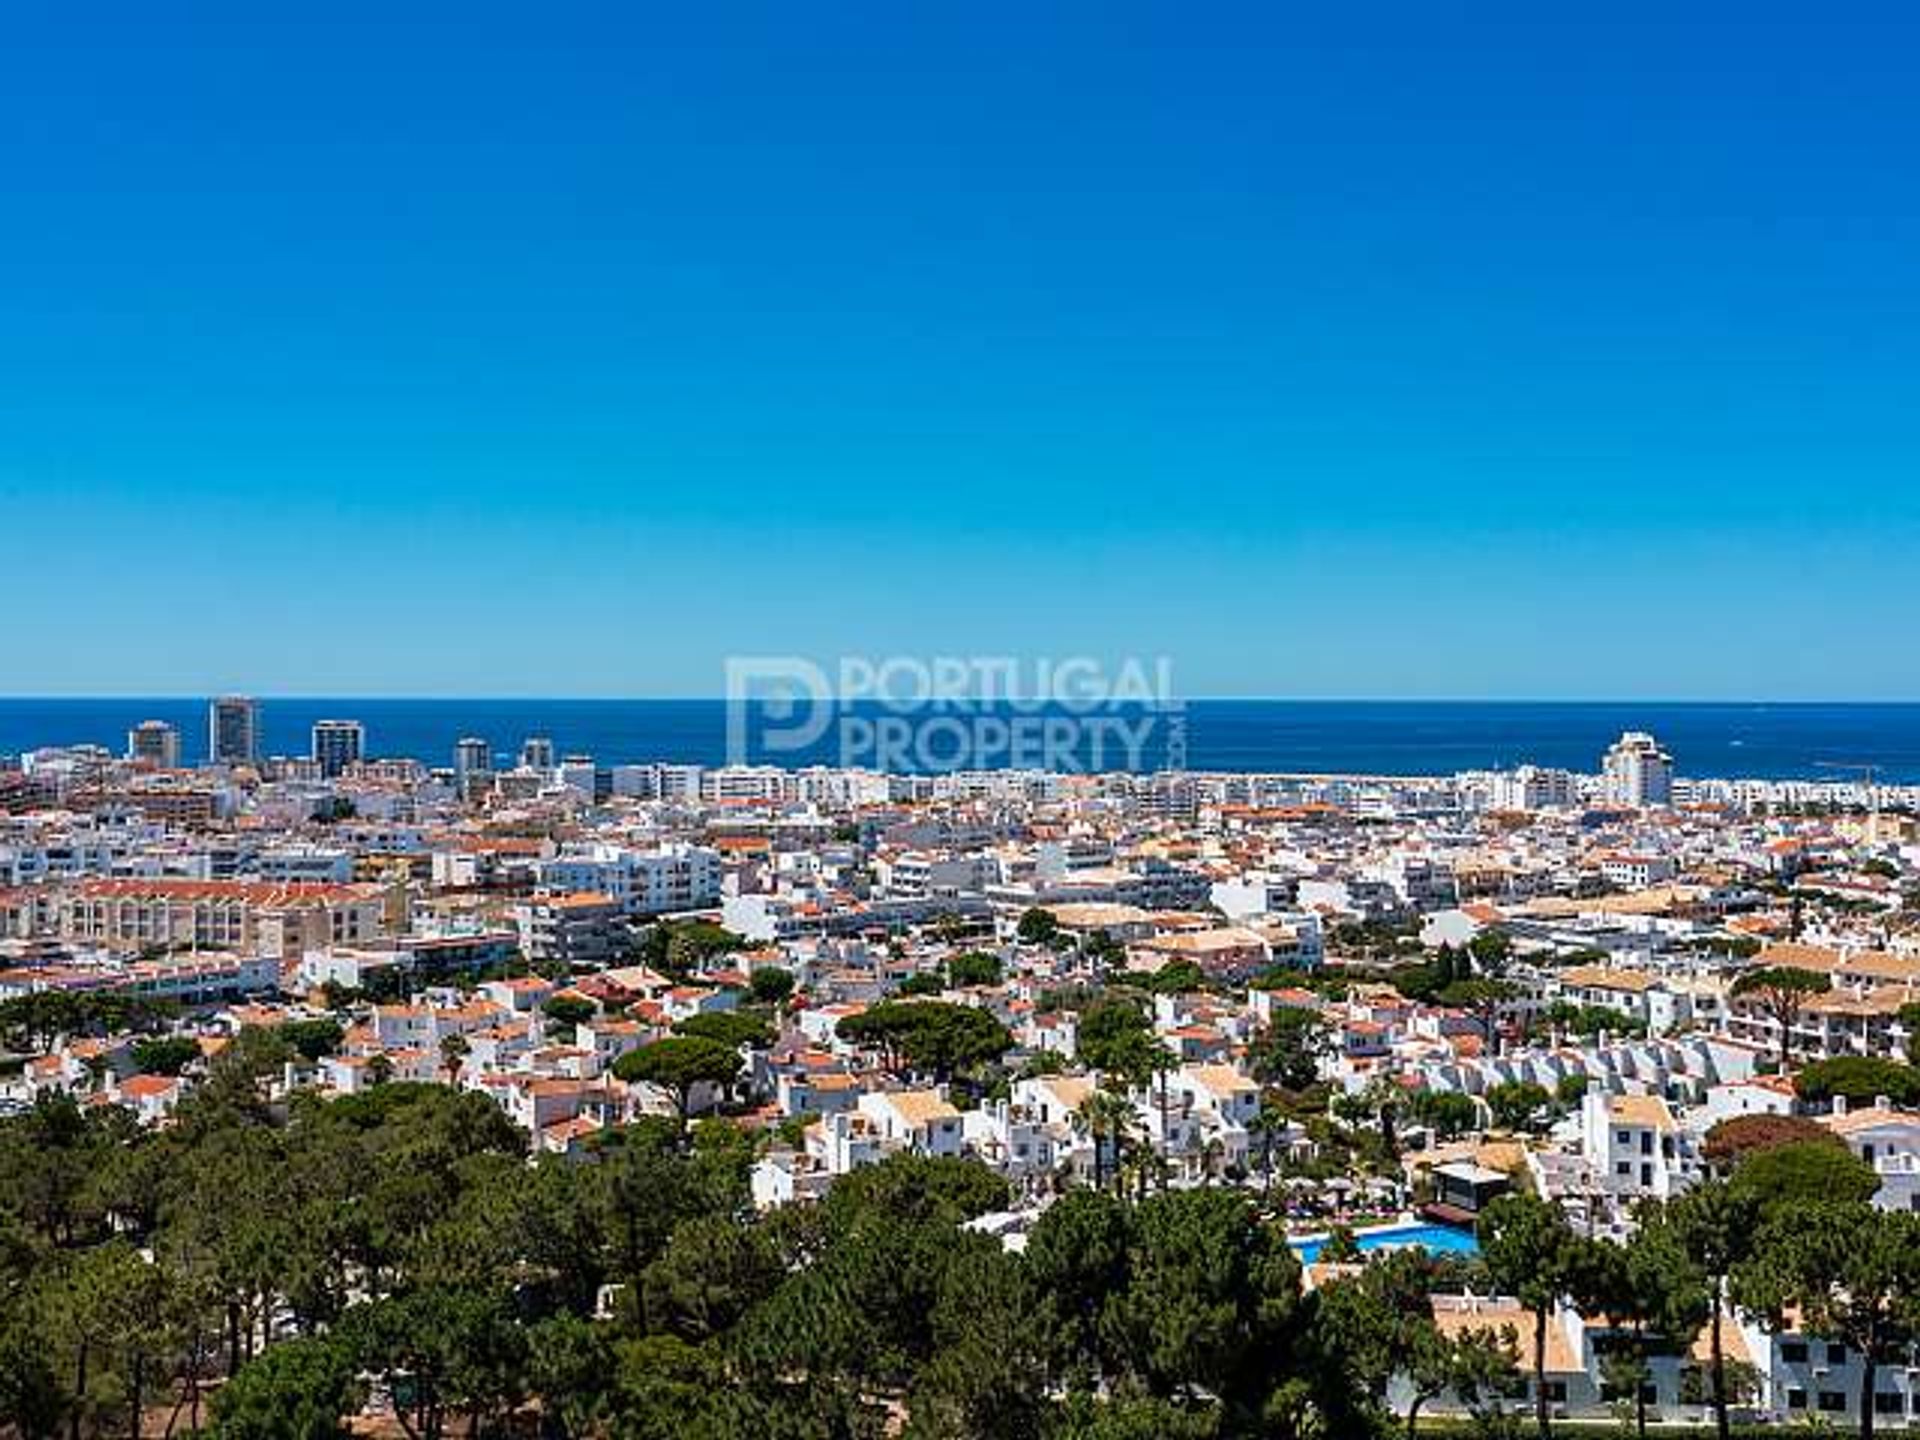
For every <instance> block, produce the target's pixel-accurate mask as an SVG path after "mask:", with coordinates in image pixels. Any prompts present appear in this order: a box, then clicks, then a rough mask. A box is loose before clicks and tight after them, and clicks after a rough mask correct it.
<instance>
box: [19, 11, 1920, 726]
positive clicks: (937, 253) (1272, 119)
mask: <svg viewBox="0 0 1920 1440" xmlns="http://www.w3.org/2000/svg"><path fill="white" fill-rule="evenodd" d="M291 8H293V7H289V6H281V5H263V4H260V3H258V0H249V3H247V4H244V5H233V6H217V7H216V6H212V5H200V4H193V3H186V4H182V5H178V6H156V5H151V4H128V5H125V6H121V7H117V13H115V10H116V7H113V6H108V7H105V8H104V9H103V8H99V7H95V8H90V9H88V10H87V11H85V12H84V13H83V12H82V11H80V10H77V9H75V7H73V6H70V5H60V4H54V3H44V4H38V3H28V4H20V5H16V6H13V7H10V8H9V10H8V13H7V17H6V27H5V34H4V37H0V163H3V164H4V172H0V173H3V174H4V182H3V183H0V527H3V528H4V535H5V537H6V544H5V545H4V549H3V551H0V613H4V615H5V617H6V620H5V623H4V626H0V633H4V634H5V637H6V645H5V662H4V669H0V688H4V690H5V691H7V692H11V693H16V694H18V693H156V692H159V693H193V692H200V691H205V690H209V689H214V688H218V687H225V686H240V687H245V688H248V689H252V690H257V691H260V692H263V693H269V694H271V693H294V692H304V693H317V694H326V693H336V694H338V693H347V694H376V693H387V694H461V693H482V694H494V695H502V694H580V695H589V694H634V695H670V694H683V695H684V694H712V693H716V692H717V691H718V689H719V686H720V676H721V669H720V666H721V658H722V657H723V656H725V655H727V654H729V653H768V652H798V653H803V654H809V655H814V656H833V655H839V654H842V653H855V654H862V655H886V654H890V653H895V652H904V653H908V654H915V655H926V654H936V653H948V654H978V653H985V654H1021V655H1029V656H1033V655H1040V656H1062V655H1069V654H1075V653H1092V654H1096V655H1103V656H1114V655H1119V654H1131V653H1143V654H1166V655H1170V656H1172V657H1173V659H1174V663H1175V675H1176V678H1177V680H1178V682H1179V686H1180V688H1181V689H1182V690H1183V691H1185V692H1186V693H1188V694H1239V695H1311V696H1389V697H1418V696H1503V697H1511V696H1540V697H1558V696H1608V697H1612V696H1617V697H1624V698H1635V697H1643V696H1646V697H1663V696H1664V697H1696V696H1697V697H1727V696H1740V697H1748V696H1752V697H1775V698H1791V697H1814V696H1821V697H1833V698H1840V697H1863V698H1900V697H1906V698H1913V697H1920V643H1916V621H1920V167H1917V166H1916V163H1915V157H1916V156H1917V155H1920V85H1916V84H1915V83H1914V71H1913V63H1914V56H1915V54H1916V53H1920V11H1916V10H1915V9H1914V8H1913V7H1912V6H1911V5H1894V4H1889V5H1886V6H1883V7H1878V8H1872V7H1850V6H1826V7H1808V6H1805V5H1798V6H1793V7H1784V6H1772V5H1765V4H1760V5H1755V4H1740V5H1726V6H1722V7H1714V6H1685V7H1677V6H1672V5H1657V6H1656V5H1647V6H1644V7H1633V6H1618V5H1608V6H1594V7H1591V14H1592V18H1590V19H1589V20H1586V21H1580V22H1575V21H1572V20H1569V19H1563V18H1556V12H1559V11H1562V10H1565V9H1567V8H1569V7H1562V6H1550V5H1549V6H1543V5H1540V4H1537V3H1528V4H1516V5H1512V6H1508V7H1500V6H1494V5H1474V6H1454V5H1445V4H1435V3H1418V4H1407V5H1376V6H1311V7H1310V6H1280V5H1247V6H1244V7H1236V6H1213V7H1206V6H1195V5H1184V4H1183V5H1175V4H1164V5H1156V6H1140V5H1131V4H1125V3H1111V0H1102V3H1098V4H1086V5H1031V4H1023V5H1005V6H997V5H981V4H973V5H945V6H935V5H920V4H906V5H903V4H899V3H877V4H834V5H804V4H794V3H781V4H774V5H767V6H764V7H762V6H745V5H718V6H708V5H679V6H666V5H660V6H642V5H634V4H607V5H600V6H586V5H569V4H542V5H539V6H532V5H525V4H515V5H487V4H472V3H462V4H459V5H449V6H445V7H435V6H426V5H413V4H408V5H395V4H380V5H369V6H355V5H345V4H327V5H324V6H322V5H315V6H311V7H307V9H308V12H309V13H308V17H307V18H305V19H289V18H286V17H285V16H284V15H283V14H282V13H281V12H284V11H287V10H290V9H291ZM1316 11H1317V12H1322V13H1320V14H1319V15H1316V14H1315V13H1313V12H1316ZM1680 11H1685V12H1687V14H1688V15H1689V17H1690V18H1688V19H1687V20H1686V21H1685V22H1684V23H1678V22H1676V21H1674V20H1673V19H1672V18H1670V17H1671V16H1672V15H1673V14H1674V13H1676V12H1680ZM397 12H407V13H408V14H409V16H410V18H408V19H406V20H404V21H396V20H395V19H393V18H392V16H393V14H395V13H397ZM1335 14H1338V15H1339V16H1340V17H1341V18H1339V19H1330V18H1327V17H1329V16H1332V15H1335ZM1796 16H1797V17H1798V18H1795V17H1796ZM696 17H697V18H696Z"/></svg>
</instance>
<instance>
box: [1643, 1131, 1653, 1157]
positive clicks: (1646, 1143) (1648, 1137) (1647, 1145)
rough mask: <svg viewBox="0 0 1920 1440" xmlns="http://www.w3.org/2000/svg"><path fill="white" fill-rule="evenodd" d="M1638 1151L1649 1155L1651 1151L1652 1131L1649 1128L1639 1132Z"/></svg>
mask: <svg viewBox="0 0 1920 1440" xmlns="http://www.w3.org/2000/svg"><path fill="white" fill-rule="evenodd" d="M1640 1153H1641V1154H1642V1155H1651V1154H1652V1153H1653V1132H1652V1131H1651V1130H1642V1131H1641V1132H1640Z"/></svg>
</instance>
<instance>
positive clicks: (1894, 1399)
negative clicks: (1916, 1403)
mask: <svg viewBox="0 0 1920 1440" xmlns="http://www.w3.org/2000/svg"><path fill="white" fill-rule="evenodd" d="M1903 1408H1904V1407H1903V1406H1902V1405H1901V1403H1900V1397H1899V1395H1897V1394H1892V1393H1889V1392H1887V1391H1884V1390H1882V1391H1877V1392H1875V1394H1874V1397H1873V1413H1874V1414H1876V1415H1898V1414H1900V1413H1901V1411H1902V1409H1903Z"/></svg>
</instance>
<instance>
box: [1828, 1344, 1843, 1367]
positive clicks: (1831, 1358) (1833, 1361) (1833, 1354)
mask: <svg viewBox="0 0 1920 1440" xmlns="http://www.w3.org/2000/svg"><path fill="white" fill-rule="evenodd" d="M1827 1363H1828V1364H1829V1365H1844V1364H1846V1363H1847V1347H1846V1346H1844V1345H1829V1346H1827Z"/></svg>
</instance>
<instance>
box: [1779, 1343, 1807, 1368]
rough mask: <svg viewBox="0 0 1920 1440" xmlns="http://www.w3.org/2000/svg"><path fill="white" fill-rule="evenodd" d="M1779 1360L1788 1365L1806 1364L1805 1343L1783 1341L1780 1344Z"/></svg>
mask: <svg viewBox="0 0 1920 1440" xmlns="http://www.w3.org/2000/svg"><path fill="white" fill-rule="evenodd" d="M1780 1358H1781V1360H1783V1361H1784V1362H1785V1363H1787V1364H1788V1365H1804V1364H1806V1363H1807V1342H1806V1341H1804V1340H1783V1341H1781V1342H1780Z"/></svg>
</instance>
